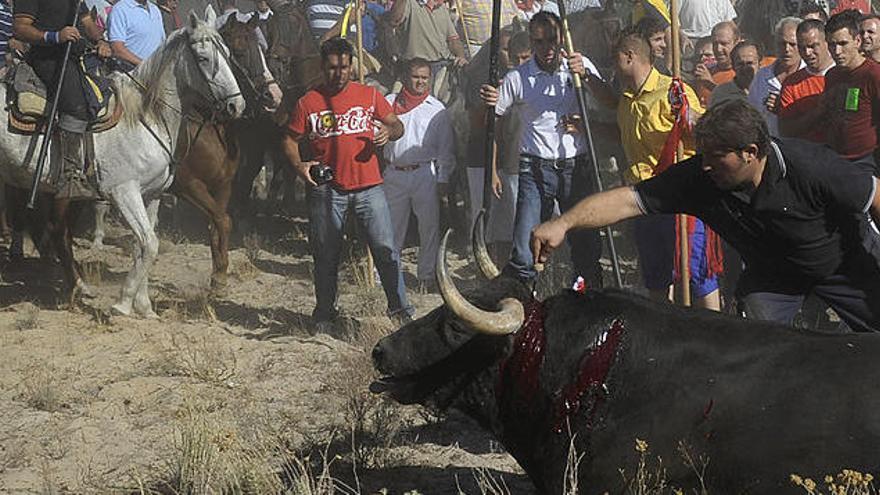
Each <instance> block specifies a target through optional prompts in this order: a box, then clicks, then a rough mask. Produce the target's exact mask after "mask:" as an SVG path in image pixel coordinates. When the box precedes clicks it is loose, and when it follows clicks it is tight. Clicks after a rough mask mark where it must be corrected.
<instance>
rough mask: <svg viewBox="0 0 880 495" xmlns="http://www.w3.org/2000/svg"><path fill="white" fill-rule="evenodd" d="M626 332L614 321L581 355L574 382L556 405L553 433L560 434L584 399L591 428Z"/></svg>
mask: <svg viewBox="0 0 880 495" xmlns="http://www.w3.org/2000/svg"><path fill="white" fill-rule="evenodd" d="M625 330H626V328H625V327H624V324H623V322H622V321H621V320H614V322H612V323H611V328H610V329H609V330H607V331H605V332H602V333H601V334H599V336H598V337H597V339H596V342H595V343H594V345H592V346H591V347H590V348H589V349H587V351H586V352H585V353H584V355H583V357H582V358H581V361H580V371H579V372H578V376H577V379H575V380H574V381H573V382H572V383H570V384H569V385H568V386H566V387H565V388H564V389H563V390H562V394H561V395H560V397H559V399H558V402H557V404H556V419H555V422H554V426H553V431H555V432H556V433H561V432H562V429H563V426H565V424H566V422H567V421H568V419H569V418H571V417H572V416H574V415H575V414H577V413H578V411H580V409H581V406H582V405H583V402H584V400H585V399H586V401H587V404H588V406H587V407H588V409H587V422H588V427H592V426H593V420H594V419H595V413H596V407H597V406H598V405H599V404H600V403H601V402H602V401H604V400H605V394H606V393H607V391H608V387H607V385H606V381H607V380H608V374H609V373H610V371H611V366H612V365H613V364H614V360H615V358H616V357H617V351H618V348H619V347H620V341H621V339H622V338H623V334H624V332H625ZM588 392H589V395H587V393H588ZM585 395H587V396H586V397H585Z"/></svg>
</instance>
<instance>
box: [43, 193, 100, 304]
mask: <svg viewBox="0 0 880 495" xmlns="http://www.w3.org/2000/svg"><path fill="white" fill-rule="evenodd" d="M78 211H79V206H74V204H73V202H71V201H70V200H69V199H68V198H55V200H54V201H53V203H52V217H51V225H50V232H51V235H52V241H53V243H54V244H55V251H56V253H57V254H58V258H59V259H60V261H61V268H62V270H63V272H64V284H65V287H66V288H67V289H68V290H69V291H70V301H71V303H73V302H74V301H75V299H76V296H77V295H78V294H82V295H83V296H86V297H94V295H93V294H92V291H91V289H89V287H88V286H86V284H85V282H84V281H83V279H82V275H81V270H80V269H79V267H78V265H77V263H76V260H75V259H74V257H73V231H72V229H71V224H72V222H73V221H74V219H75V215H76V213H77V212H78Z"/></svg>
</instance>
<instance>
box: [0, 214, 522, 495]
mask: <svg viewBox="0 0 880 495" xmlns="http://www.w3.org/2000/svg"><path fill="white" fill-rule="evenodd" d="M273 221H274V222H276V224H275V225H274V229H270V231H271V230H274V231H275V232H277V234H270V235H268V236H267V237H264V238H262V239H257V238H254V237H252V238H250V240H249V241H248V242H245V243H243V244H244V245H247V246H249V247H239V248H237V249H235V250H234V251H233V252H232V253H231V260H232V261H231V265H232V266H231V270H230V271H231V277H230V284H229V288H228V290H227V291H225V293H223V294H222V295H212V294H210V293H209V291H208V289H207V287H208V285H209V284H208V280H209V271H210V251H209V249H208V247H207V246H205V245H204V244H201V243H199V242H197V241H193V240H190V239H186V238H183V237H179V236H175V235H171V236H169V235H168V234H167V233H166V234H165V235H164V236H163V240H162V244H161V248H160V255H159V258H158V261H157V263H156V266H155V267H154V268H153V270H152V272H151V276H150V285H151V294H152V297H153V303H154V308H155V309H156V311H157V312H158V313H159V315H160V319H159V320H157V321H147V320H140V319H135V318H126V317H117V316H110V315H109V313H108V310H109V308H110V306H111V305H112V304H113V303H114V302H115V300H116V297H117V294H118V291H119V286H120V284H121V282H122V280H123V278H124V276H125V273H126V272H127V270H128V268H129V264H130V256H129V255H128V254H127V253H128V251H127V246H128V244H129V243H130V237H129V234H127V233H126V231H125V230H124V229H122V228H120V227H118V226H116V227H113V228H111V230H110V232H109V233H108V238H107V239H106V240H105V243H107V247H105V248H104V249H103V250H97V249H92V248H90V247H89V243H88V242H87V241H86V240H78V241H77V247H76V256H77V258H78V259H79V260H80V261H81V262H82V263H83V265H84V267H85V271H86V273H87V274H88V281H89V282H90V283H91V284H92V285H93V286H94V287H95V288H96V289H97V292H98V297H97V298H95V299H93V300H89V301H87V302H85V303H83V304H78V305H75V306H73V307H70V306H69V305H68V303H67V302H66V301H64V300H63V299H64V298H63V297H61V294H60V289H59V287H60V285H61V284H60V274H59V272H58V269H57V268H56V267H52V266H50V265H47V264H46V263H45V262H42V261H39V260H38V259H36V258H35V257H34V256H35V254H34V253H32V252H30V253H28V256H26V259H25V260H23V261H16V262H6V261H4V262H3V265H2V267H0V268H2V272H0V273H2V276H3V282H2V283H0V417H2V418H3V421H2V422H0V492H3V493H111V492H118V493H132V492H134V493H137V492H140V491H149V490H156V491H159V492H162V493H174V492H193V493H212V492H218V491H221V490H223V489H224V488H223V487H224V486H225V487H227V488H228V487H229V486H233V485H231V484H230V483H234V482H230V481H229V479H230V476H232V475H233V474H235V473H236V472H238V471H240V472H243V473H251V477H255V476H256V475H254V474H253V473H258V474H259V476H256V477H257V478H259V477H260V476H262V477H267V476H268V477H269V478H271V479H272V481H271V482H265V483H264V484H263V485H260V484H259V483H257V482H253V483H252V485H253V486H256V487H257V488H253V489H252V491H251V493H260V492H262V491H266V490H269V488H265V487H275V488H277V487H278V486H286V487H288V488H290V487H291V486H293V485H294V484H295V483H296V482H297V479H296V477H297V473H296V471H297V470H296V469H295V466H296V465H297V464H296V460H297V459H298V460H299V461H302V463H303V464H304V465H307V466H310V467H311V469H313V470H315V471H314V473H313V476H312V478H318V477H319V476H318V474H317V473H319V472H320V469H321V468H322V465H323V464H324V462H322V461H321V457H322V454H324V456H325V457H328V460H327V462H328V463H329V464H330V474H331V475H332V477H334V478H336V479H338V480H339V483H340V484H339V485H337V488H336V491H337V492H339V493H358V492H360V493H376V492H377V491H379V490H380V489H382V488H387V490H388V493H405V492H408V491H410V490H418V491H419V492H421V493H440V494H444V493H459V491H462V492H464V493H480V489H479V488H478V486H477V485H478V484H477V482H476V481H475V479H476V477H480V476H481V475H489V476H491V477H492V478H493V479H495V480H497V481H498V482H501V480H502V479H503V483H505V484H506V485H507V487H508V488H509V491H510V492H511V493H524V494H528V493H532V490H533V489H532V487H531V484H530V483H529V481H528V479H527V477H525V476H524V475H523V473H522V471H521V470H520V469H519V467H518V466H517V465H516V463H515V462H514V461H513V459H512V458H511V457H510V456H508V455H507V454H506V453H504V451H503V448H502V447H501V446H500V445H499V444H498V443H497V442H496V441H494V440H493V439H492V438H490V437H489V436H487V435H486V434H485V433H484V432H482V431H481V430H480V429H479V428H478V427H477V425H476V424H474V423H472V422H471V421H470V420H468V419H467V418H464V417H462V416H460V415H458V414H455V413H450V414H448V415H442V416H438V415H435V414H431V413H429V412H427V411H425V410H423V409H422V408H419V407H402V406H399V405H397V404H391V403H389V402H386V401H385V400H383V399H382V398H381V397H377V396H374V395H371V394H369V392H368V391H367V390H366V387H367V385H368V384H369V382H370V380H371V379H372V373H373V371H372V368H371V366H370V364H369V357H368V351H369V349H370V348H371V346H372V344H373V343H374V342H375V340H376V339H377V338H378V337H379V336H380V335H382V334H384V333H386V332H389V331H391V330H392V325H391V323H390V321H389V320H388V319H387V318H385V317H384V316H383V313H384V305H385V301H384V297H383V296H382V293H381V290H380V289H379V288H370V287H367V286H366V284H365V282H364V280H363V279H364V276H362V275H356V270H354V269H353V268H351V267H350V266H346V267H345V268H343V269H342V271H341V280H342V283H341V288H342V290H341V298H340V303H341V304H340V305H341V307H342V308H343V310H344V316H345V318H344V321H343V322H342V323H341V324H340V325H338V326H337V328H335V329H334V330H333V331H332V333H327V334H313V333H312V329H311V327H310V325H309V321H308V315H309V314H310V312H311V309H312V305H313V295H312V294H313V291H312V284H311V270H312V261H311V258H310V257H308V256H305V255H303V254H300V255H291V254H289V253H306V252H307V250H306V247H305V238H304V236H303V234H302V232H303V229H302V227H303V224H302V222H301V220H299V221H298V220H296V219H291V218H287V219H283V220H277V219H276V220H273ZM0 257H2V259H4V260H5V259H6V258H7V253H6V252H5V251H3V252H0ZM404 258H405V265H406V268H407V271H408V273H409V274H413V273H414V271H415V267H414V263H415V250H414V249H408V250H407V251H405V253H404ZM450 259H451V264H452V265H453V266H454V267H456V270H455V271H456V275H457V276H458V277H460V278H462V279H465V281H463V284H464V285H466V284H467V283H469V282H467V281H468V280H471V281H472V280H473V279H474V273H473V271H472V268H470V266H469V262H468V261H467V259H464V258H463V257H462V253H458V254H457V253H450ZM407 280H408V282H412V280H413V279H412V277H411V276H410V275H408V276H407ZM470 283H473V282H470ZM411 295H412V301H413V303H414V304H415V306H416V307H417V309H418V314H419V315H422V314H425V313H426V312H427V311H429V310H430V309H433V308H434V307H436V306H437V305H439V304H440V298H439V296H437V295H433V294H417V293H415V292H411ZM358 418H360V419H358ZM353 429H354V430H355V433H354V435H353V434H352V430H353ZM200 442H201V443H200ZM199 446H201V447H199ZM353 452H354V454H353ZM310 454H311V455H310ZM477 468H479V469H480V470H479V471H475V469H477ZM267 473H268V474H267ZM299 476H300V478H303V476H302V473H299ZM241 477H247V476H244V475H242V476H241ZM305 478H308V477H305ZM193 479H195V480H196V481H191V480H193ZM188 480H190V481H188ZM187 483H189V484H187ZM267 483H268V484H267ZM273 483H274V484H273ZM279 483H280V485H279ZM341 483H345V485H346V486H348V487H351V490H350V491H346V490H345V489H343V488H341V487H342V486H343V485H342V484H341ZM485 486H486V485H485V483H484V489H485ZM260 487H263V488H260ZM199 490H202V491H199ZM295 493H296V492H295Z"/></svg>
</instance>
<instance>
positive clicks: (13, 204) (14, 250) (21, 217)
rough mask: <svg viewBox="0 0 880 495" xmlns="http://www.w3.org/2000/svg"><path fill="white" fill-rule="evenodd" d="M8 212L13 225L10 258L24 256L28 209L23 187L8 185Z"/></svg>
mask: <svg viewBox="0 0 880 495" xmlns="http://www.w3.org/2000/svg"><path fill="white" fill-rule="evenodd" d="M5 189H6V213H7V215H8V216H9V223H10V226H11V227H12V240H11V241H10V243H9V258H10V259H13V260H17V259H21V258H23V257H24V231H25V229H26V228H27V218H26V216H27V210H26V205H25V199H24V192H23V191H22V190H21V189H18V188H16V187H12V186H10V185H7V186H6V188H5Z"/></svg>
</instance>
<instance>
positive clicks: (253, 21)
mask: <svg viewBox="0 0 880 495" xmlns="http://www.w3.org/2000/svg"><path fill="white" fill-rule="evenodd" d="M230 17H231V16H230ZM247 25H248V27H250V28H254V29H256V28H257V27H258V26H259V25H260V16H259V15H258V14H257V13H256V12H254V13H253V14H251V18H250V19H248V21H247Z"/></svg>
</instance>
